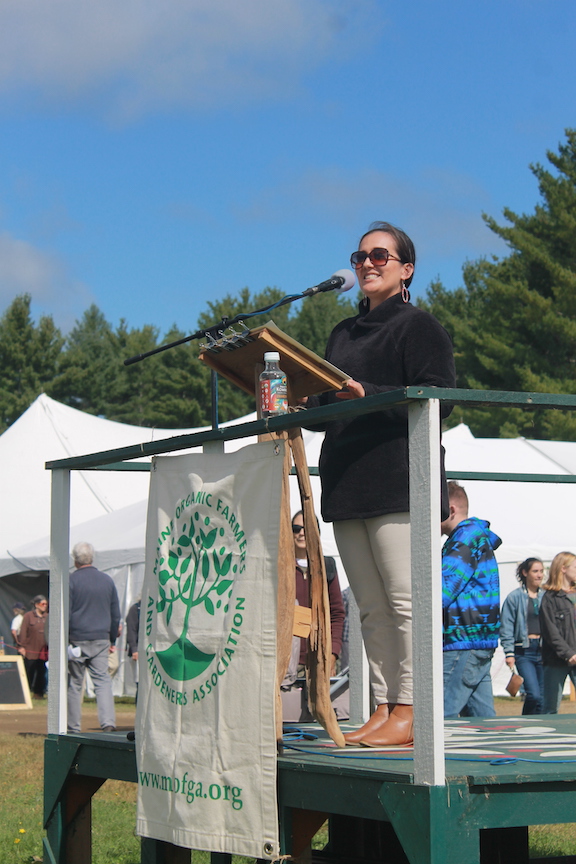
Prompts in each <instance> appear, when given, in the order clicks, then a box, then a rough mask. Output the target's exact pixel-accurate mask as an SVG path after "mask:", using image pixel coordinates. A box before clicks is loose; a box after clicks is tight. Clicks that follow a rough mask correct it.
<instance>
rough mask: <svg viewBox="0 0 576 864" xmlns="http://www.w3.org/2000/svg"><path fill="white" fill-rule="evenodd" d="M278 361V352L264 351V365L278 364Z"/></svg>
mask: <svg viewBox="0 0 576 864" xmlns="http://www.w3.org/2000/svg"><path fill="white" fill-rule="evenodd" d="M279 360H280V354H279V353H278V351H266V353H265V354H264V362H265V363H278V361H279Z"/></svg>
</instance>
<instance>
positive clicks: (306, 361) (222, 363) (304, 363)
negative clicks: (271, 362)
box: [200, 321, 350, 402]
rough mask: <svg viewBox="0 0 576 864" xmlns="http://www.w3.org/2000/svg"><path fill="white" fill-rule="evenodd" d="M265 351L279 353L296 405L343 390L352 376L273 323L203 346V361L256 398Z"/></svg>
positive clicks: (290, 395)
mask: <svg viewBox="0 0 576 864" xmlns="http://www.w3.org/2000/svg"><path fill="white" fill-rule="evenodd" d="M266 351H278V353H279V354H280V364H279V365H280V368H281V369H282V371H283V372H285V373H286V376H287V378H288V385H289V390H288V392H289V397H290V399H291V401H293V402H295V401H298V399H302V398H304V397H305V396H313V395H314V394H316V393H324V392H325V391H326V390H341V389H342V387H343V386H344V382H345V381H348V380H349V379H350V375H347V374H346V373H345V372H342V371H341V370H340V369H338V368H337V367H336V366H333V365H332V364H331V363H328V362H327V361H326V360H323V359H322V357H319V356H318V355H317V354H315V353H314V352H313V351H310V350H309V349H308V348H305V347H304V346H303V345H300V343H299V342H297V341H296V339H292V337H291V336H288V334H287V333H284V332H283V331H282V330H280V328H279V327H277V326H276V324H275V323H274V322H273V321H268V322H267V323H266V324H263V325H262V327H256V328H254V330H246V331H244V332H243V333H241V334H237V333H232V334H230V335H229V336H226V335H224V336H222V338H221V339H218V340H217V341H214V342H213V344H210V345H204V346H203V348H202V350H201V352H200V359H201V360H202V361H203V362H204V363H206V365H207V366H210V367H211V368H212V369H215V370H216V372H218V374H219V375H222V376H223V377H224V378H227V379H228V380H229V381H232V383H234V384H236V385H237V386H238V387H241V388H242V390H245V391H246V393H250V395H251V396H254V395H255V389H256V371H258V372H259V371H260V370H261V368H264V354H265V352H266Z"/></svg>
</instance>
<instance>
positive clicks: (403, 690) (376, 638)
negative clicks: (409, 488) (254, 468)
mask: <svg viewBox="0 0 576 864" xmlns="http://www.w3.org/2000/svg"><path fill="white" fill-rule="evenodd" d="M334 536H335V537H336V543H337V544H338V550H339V552H340V556H341V558H342V564H343V566H344V569H345V570H346V575H347V576H348V581H349V582H350V587H351V589H352V591H353V592H354V597H355V598H356V602H357V604H358V608H359V609H360V621H361V622H362V637H363V639H364V645H365V647H366V654H367V655H368V665H369V668H370V684H371V686H372V695H373V697H374V701H375V703H376V705H380V704H382V703H384V702H391V703H397V702H401V703H402V704H407V705H411V704H412V692H413V691H412V588H411V573H410V514H409V513H390V514H387V515H386V516H376V517H374V518H373V519H350V520H346V521H343V522H335V523H334Z"/></svg>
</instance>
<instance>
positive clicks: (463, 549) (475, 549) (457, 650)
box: [442, 480, 502, 717]
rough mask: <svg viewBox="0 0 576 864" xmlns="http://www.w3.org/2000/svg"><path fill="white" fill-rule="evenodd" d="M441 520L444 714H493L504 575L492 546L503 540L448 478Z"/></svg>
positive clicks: (448, 715) (456, 715) (480, 715)
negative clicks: (472, 511) (446, 506)
mask: <svg viewBox="0 0 576 864" xmlns="http://www.w3.org/2000/svg"><path fill="white" fill-rule="evenodd" d="M448 495H449V498H450V515H449V517H448V519H446V520H445V521H444V522H442V533H443V534H447V535H448V539H447V540H446V542H445V543H444V546H443V547H442V609H443V613H444V627H443V635H444V655H443V661H444V716H445V717H458V716H462V717H494V716H495V714H496V711H495V710H494V695H493V692H492V678H491V676H490V667H491V663H492V657H493V656H494V651H495V650H496V648H497V646H498V634H499V630H500V579H499V573H498V564H497V562H496V558H495V557H494V550H495V549H497V548H498V547H499V546H500V545H501V544H502V540H501V539H500V537H498V536H497V535H496V534H494V532H493V531H490V523H489V522H486V521H485V520H484V519H476V518H475V517H468V496H467V494H466V491H465V490H464V488H463V487H462V486H460V484H459V483H456V482H455V481H454V480H451V481H450V483H448Z"/></svg>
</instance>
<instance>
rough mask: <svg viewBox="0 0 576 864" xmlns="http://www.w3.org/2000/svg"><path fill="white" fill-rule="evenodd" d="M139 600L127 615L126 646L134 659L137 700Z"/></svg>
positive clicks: (129, 654)
mask: <svg viewBox="0 0 576 864" xmlns="http://www.w3.org/2000/svg"><path fill="white" fill-rule="evenodd" d="M141 602H142V601H141V600H137V601H136V602H135V603H133V604H132V606H130V609H129V610H128V615H127V616H126V647H127V648H128V657H130V658H131V659H132V660H133V661H134V683H135V684H136V701H138V631H139V629H140V605H141Z"/></svg>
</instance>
